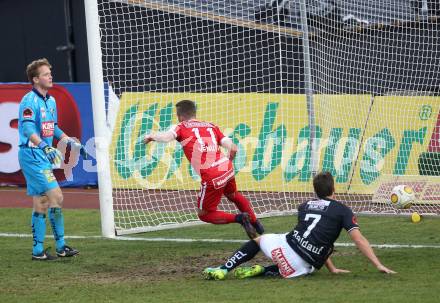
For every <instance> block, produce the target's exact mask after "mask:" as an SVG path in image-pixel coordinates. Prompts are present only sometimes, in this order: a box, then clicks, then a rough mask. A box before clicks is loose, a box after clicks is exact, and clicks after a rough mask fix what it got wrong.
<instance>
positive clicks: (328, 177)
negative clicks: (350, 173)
mask: <svg viewBox="0 0 440 303" xmlns="http://www.w3.org/2000/svg"><path fill="white" fill-rule="evenodd" d="M313 188H314V189H315V193H316V195H317V196H318V197H319V198H321V199H323V198H325V197H328V196H331V195H332V194H333V192H334V190H335V181H334V180H333V176H332V174H331V173H329V172H322V173H319V174H317V175H316V176H315V177H314V178H313Z"/></svg>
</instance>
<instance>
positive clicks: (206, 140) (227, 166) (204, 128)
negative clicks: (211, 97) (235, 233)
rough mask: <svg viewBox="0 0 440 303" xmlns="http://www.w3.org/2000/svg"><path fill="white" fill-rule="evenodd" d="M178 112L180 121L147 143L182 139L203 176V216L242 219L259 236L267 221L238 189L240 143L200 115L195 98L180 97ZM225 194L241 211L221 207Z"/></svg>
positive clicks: (200, 206) (200, 213)
mask: <svg viewBox="0 0 440 303" xmlns="http://www.w3.org/2000/svg"><path fill="white" fill-rule="evenodd" d="M176 114H177V119H178V120H179V122H180V123H179V124H177V125H176V126H174V127H172V128H171V129H170V130H168V131H166V132H159V133H151V134H148V135H146V136H145V138H144V143H145V144H148V143H149V142H151V141H158V142H170V141H172V140H177V141H178V142H180V144H181V145H182V147H183V151H184V153H185V156H186V158H187V159H188V161H190V163H191V165H192V167H193V168H194V170H195V171H196V172H197V173H198V174H199V175H200V177H201V179H202V181H201V183H202V185H201V189H200V192H199V194H198V198H197V210H198V216H199V218H200V220H202V221H204V222H209V223H213V224H228V223H234V222H235V223H240V224H242V225H243V227H244V229H245V230H246V232H247V234H248V236H249V237H250V238H251V239H252V237H254V236H255V231H256V232H258V233H259V234H263V233H264V228H263V225H262V224H261V222H260V221H259V220H258V219H257V218H256V216H255V213H254V211H253V209H252V207H251V204H250V202H249V201H248V200H247V199H246V198H245V197H244V196H243V195H242V194H240V193H239V192H238V191H237V185H236V183H235V177H234V167H233V164H232V160H233V159H234V157H235V154H236V153H237V146H236V145H235V144H234V143H233V142H232V140H231V139H230V138H229V137H225V136H224V135H223V133H222V132H221V131H220V129H219V128H218V126H216V125H214V124H212V123H209V122H204V121H200V120H197V119H196V104H195V103H194V102H193V101H190V100H182V101H179V102H178V103H177V104H176ZM220 146H222V147H224V148H226V149H227V150H228V151H229V157H226V156H225V155H224V154H223V153H222V152H221V151H220ZM222 195H225V197H226V198H227V199H228V200H229V201H231V202H233V203H234V204H235V205H236V206H237V208H238V209H239V210H240V211H241V213H239V214H231V213H227V212H223V211H219V210H217V206H218V204H219V203H220V200H221V198H222ZM253 227H255V228H253Z"/></svg>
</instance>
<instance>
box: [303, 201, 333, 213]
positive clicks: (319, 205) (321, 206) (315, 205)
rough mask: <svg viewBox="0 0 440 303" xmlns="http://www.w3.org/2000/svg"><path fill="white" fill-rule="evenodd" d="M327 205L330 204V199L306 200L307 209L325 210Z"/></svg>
mask: <svg viewBox="0 0 440 303" xmlns="http://www.w3.org/2000/svg"><path fill="white" fill-rule="evenodd" d="M329 205H330V201H327V200H314V201H309V202H307V209H308V210H318V211H326V210H327V208H328V206H329Z"/></svg>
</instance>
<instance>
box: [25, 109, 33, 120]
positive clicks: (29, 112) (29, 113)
mask: <svg viewBox="0 0 440 303" xmlns="http://www.w3.org/2000/svg"><path fill="white" fill-rule="evenodd" d="M33 115H34V112H33V111H32V108H30V107H26V108H25V109H24V110H23V119H31V118H32V116H33Z"/></svg>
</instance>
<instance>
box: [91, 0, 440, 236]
mask: <svg viewBox="0 0 440 303" xmlns="http://www.w3.org/2000/svg"><path fill="white" fill-rule="evenodd" d="M345 2H346V1H306V10H307V14H306V17H307V20H308V24H307V28H308V36H307V37H308V39H309V48H308V49H305V48H304V47H303V42H304V30H305V29H306V26H305V24H301V18H300V16H301V14H300V11H299V9H300V5H299V2H297V1H271V2H269V1H267V2H266V1H262V0H255V1H218V0H208V1H187V0H174V1H143V0H125V1H98V7H99V15H100V33H101V48H102V54H103V57H102V60H103V72H104V78H105V79H104V80H105V82H106V83H107V84H108V85H107V90H111V92H109V93H108V94H107V95H108V96H109V97H108V107H107V108H108V111H109V113H108V116H109V117H110V116H111V117H115V120H114V121H110V122H109V124H111V125H113V132H112V144H111V148H110V157H111V158H110V162H111V176H112V184H113V207H114V213H115V227H116V229H117V231H118V233H128V232H137V231H144V230H150V229H157V228H166V227H173V226H183V225H185V224H191V223H192V222H198V219H197V216H196V210H195V209H196V200H197V192H198V189H199V186H200V180H199V177H198V176H197V174H195V172H194V171H193V170H192V169H191V166H190V165H189V163H188V161H187V160H186V159H185V157H184V155H183V151H182V148H181V146H180V145H179V144H178V143H177V142H173V143H170V144H161V143H158V144H155V143H154V144H151V145H148V146H145V145H144V144H142V138H143V136H144V135H145V134H147V133H149V132H152V131H161V130H167V129H169V127H170V126H171V125H172V124H175V123H176V122H177V121H176V118H175V115H174V104H175V103H176V102H178V101H180V100H183V99H190V100H193V101H195V102H196V103H197V107H198V113H197V115H198V118H199V119H200V120H204V121H208V122H213V123H215V124H217V125H219V127H220V128H221V130H222V131H223V132H224V133H225V135H228V136H230V137H231V138H232V139H233V141H234V143H236V144H237V145H238V147H239V152H238V155H237V158H236V159H235V160H234V166H235V170H236V180H237V185H238V189H239V190H240V191H241V192H243V193H244V195H245V196H246V197H247V198H248V199H249V200H250V201H251V202H252V205H253V207H254V209H255V211H256V213H257V214H259V215H260V216H266V215H277V214H282V213H286V212H292V211H294V210H295V209H296V207H297V205H298V204H299V203H301V202H304V201H306V200H308V199H311V198H313V197H314V194H313V189H312V185H311V180H312V177H313V176H312V175H313V167H312V163H313V161H316V163H317V169H318V170H327V171H330V172H332V174H333V175H334V176H335V180H336V191H337V193H338V195H337V197H338V198H340V199H343V200H345V201H347V203H349V205H350V206H352V207H353V208H354V210H355V211H362V212H373V213H381V212H385V213H389V212H392V213H400V212H402V211H401V210H396V209H394V208H392V207H391V206H389V205H388V204H387V201H388V200H389V199H388V198H387V195H388V192H389V191H390V187H392V185H393V184H397V183H399V182H401V183H402V182H403V183H404V182H407V183H408V184H409V185H411V184H414V190H415V191H416V193H417V192H419V193H418V195H417V198H418V200H417V202H416V203H415V205H414V206H413V207H412V208H411V209H410V211H413V210H418V211H421V212H423V213H435V214H438V213H439V206H440V188H439V187H438V185H436V184H438V183H439V182H438V181H439V177H438V176H439V175H440V164H439V161H440V160H439V158H440V157H439V153H440V141H439V137H440V134H439V133H440V97H439V96H438V95H439V92H438V88H439V87H440V86H439V84H440V83H439V82H440V80H439V79H440V73H439V68H440V62H439V61H440V54H439V44H440V43H439V25H438V22H437V21H438V19H437V17H436V16H435V15H436V14H437V10H436V9H437V8H436V7H435V3H434V4H433V3H431V2H430V1H428V2H426V7H425V6H424V5H421V6H417V7H416V6H411V5H410V3H408V1H372V2H371V1H369V3H367V2H366V1H352V2H350V4H347V3H345ZM370 2H371V3H370ZM422 2H423V1H422ZM307 58H310V63H311V69H310V70H306V69H305V68H304V60H305V59H306V60H307ZM307 73H309V74H310V78H311V79H312V81H311V83H305V79H307V77H306V76H305V75H307ZM307 87H309V88H311V89H312V94H309V95H308V96H306V91H307V90H306V88H307ZM113 93H114V94H113ZM308 101H312V102H311V104H313V107H312V109H313V111H312V113H313V119H314V121H315V125H309V122H310V120H309V118H310V117H309V115H310V111H309V110H308V107H307V102H308ZM115 104H117V106H115ZM115 108H116V110H115ZM309 109H310V108H309ZM110 114H111V115H110ZM312 130H314V131H312ZM311 134H314V135H315V140H311V139H310V136H311ZM311 142H314V145H313V146H312V145H311ZM422 176H423V180H426V183H424V184H425V185H424V186H419V185H417V184H415V183H414V182H416V181H417V180H422V179H419V178H421V177H422ZM397 177H398V178H399V179H396V178H397ZM405 178H409V179H405ZM414 178H415V181H414ZM401 183H399V184H401ZM416 185H417V186H416ZM219 208H220V209H223V210H226V211H232V212H236V208H235V205H233V204H232V203H231V202H228V201H227V200H223V201H222V202H221V204H220V207H219ZM405 211H406V212H408V210H405Z"/></svg>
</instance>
